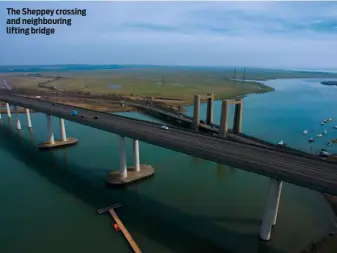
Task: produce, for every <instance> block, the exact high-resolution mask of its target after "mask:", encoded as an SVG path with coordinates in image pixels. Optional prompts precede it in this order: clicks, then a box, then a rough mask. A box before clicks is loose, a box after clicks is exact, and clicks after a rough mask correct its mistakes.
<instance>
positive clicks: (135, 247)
mask: <svg viewBox="0 0 337 253" xmlns="http://www.w3.org/2000/svg"><path fill="white" fill-rule="evenodd" d="M121 206H122V205H121V204H120V203H118V204H115V205H112V206H108V207H105V208H102V209H98V210H97V212H98V213H99V214H101V213H104V212H106V211H109V213H110V214H111V216H112V218H113V219H114V220H115V222H116V223H117V225H118V227H119V229H120V230H121V231H122V233H123V235H124V237H125V239H126V240H127V241H128V243H129V245H130V246H131V248H132V249H133V251H134V252H135V253H142V251H141V250H140V248H139V247H138V245H137V243H136V242H135V241H134V240H133V238H132V236H131V235H130V233H129V232H128V230H127V229H126V227H125V226H124V224H123V222H122V221H121V220H120V219H119V217H118V215H117V213H116V212H115V210H114V208H118V207H121Z"/></svg>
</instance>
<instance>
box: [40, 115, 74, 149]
mask: <svg viewBox="0 0 337 253" xmlns="http://www.w3.org/2000/svg"><path fill="white" fill-rule="evenodd" d="M47 120H48V135H49V139H48V141H45V142H43V143H41V144H40V145H39V149H50V148H56V147H61V146H67V145H73V144H76V143H77V141H78V140H77V139H76V138H67V136H66V132H65V127H64V120H63V119H60V127H61V136H62V139H61V140H56V141H55V139H54V133H53V125H52V118H51V116H50V115H49V114H48V115H47Z"/></svg>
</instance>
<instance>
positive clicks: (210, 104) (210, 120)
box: [206, 94, 214, 125]
mask: <svg viewBox="0 0 337 253" xmlns="http://www.w3.org/2000/svg"><path fill="white" fill-rule="evenodd" d="M213 106H214V95H213V94H211V95H210V96H209V97H208V98H207V111H206V123H207V124H208V125H211V124H213V115H214V114H213Z"/></svg>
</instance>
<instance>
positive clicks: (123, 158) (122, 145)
mask: <svg viewBox="0 0 337 253" xmlns="http://www.w3.org/2000/svg"><path fill="white" fill-rule="evenodd" d="M119 162H120V164H119V173H120V178H121V179H124V178H126V177H127V176H128V172H127V168H126V150H125V139H124V136H119Z"/></svg>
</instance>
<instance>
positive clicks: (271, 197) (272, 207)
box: [260, 179, 282, 241]
mask: <svg viewBox="0 0 337 253" xmlns="http://www.w3.org/2000/svg"><path fill="white" fill-rule="evenodd" d="M281 191H282V181H280V180H276V179H270V185H269V192H268V198H267V202H266V206H265V210H264V214H263V219H262V225H261V231H260V238H261V239H262V240H265V241H268V240H270V235H271V229H272V226H273V225H275V224H276V220H277V214H278V208H279V202H280V198H281Z"/></svg>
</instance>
